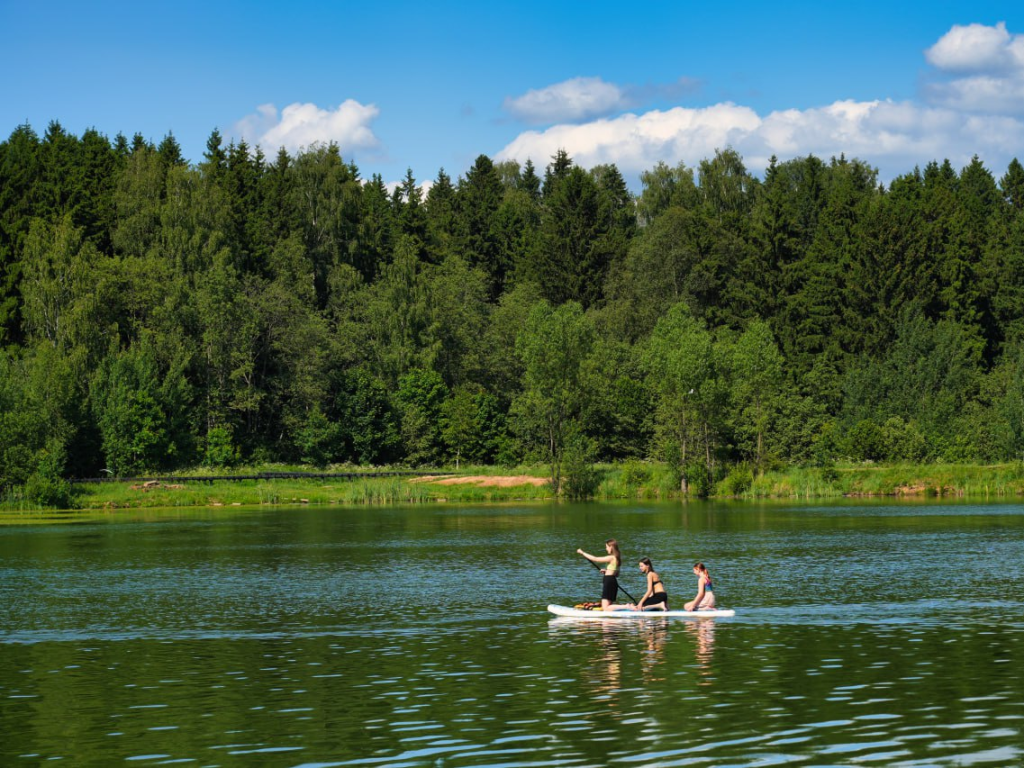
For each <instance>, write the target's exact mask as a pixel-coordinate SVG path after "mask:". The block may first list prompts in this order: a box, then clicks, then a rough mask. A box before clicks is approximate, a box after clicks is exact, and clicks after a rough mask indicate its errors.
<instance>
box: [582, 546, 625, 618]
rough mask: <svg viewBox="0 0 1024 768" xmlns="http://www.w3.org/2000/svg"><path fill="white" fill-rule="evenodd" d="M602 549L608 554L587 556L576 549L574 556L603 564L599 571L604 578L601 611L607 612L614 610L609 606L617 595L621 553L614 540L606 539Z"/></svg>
mask: <svg viewBox="0 0 1024 768" xmlns="http://www.w3.org/2000/svg"><path fill="white" fill-rule="evenodd" d="M604 549H605V551H606V552H607V553H608V554H607V555H604V556H601V557H598V556H596V555H590V554H587V553H586V552H584V551H583V550H582V549H577V550H576V554H578V555H583V556H584V557H585V558H587V560H589V561H590V562H592V563H595V564H597V563H604V564H605V566H604V568H601V569H600V570H601V573H602V574H603V576H604V578H603V579H602V581H601V610H602V611H608V610H614V609H613V608H612V607H611V605H612V603H614V602H615V598H616V596H618V594H619V580H618V574H619V566H620V565H621V564H622V553H621V552H620V551H619V543H618V542H617V541H616V540H615V539H608V541H606V542H605V543H604Z"/></svg>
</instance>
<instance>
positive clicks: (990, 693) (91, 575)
mask: <svg viewBox="0 0 1024 768" xmlns="http://www.w3.org/2000/svg"><path fill="white" fill-rule="evenodd" d="M612 535H614V536H616V537H617V538H619V540H620V541H621V542H622V544H623V552H624V555H625V557H626V560H627V563H628V564H633V563H635V561H636V560H637V559H638V558H639V557H640V556H642V555H649V556H650V557H651V558H652V559H653V560H654V563H655V566H656V567H657V569H658V570H659V571H660V572H661V574H662V576H663V578H664V579H665V582H666V585H667V587H668V589H669V591H670V594H671V595H672V596H673V599H674V603H675V604H676V606H678V605H679V604H681V602H682V600H683V599H688V598H689V597H690V596H692V593H693V592H694V588H695V581H694V578H693V576H692V574H691V573H690V566H691V565H692V563H693V562H694V561H695V560H697V559H701V560H704V561H705V562H706V563H707V564H708V566H709V568H710V569H711V572H712V575H713V576H714V578H715V585H716V592H717V594H718V597H719V602H720V604H721V605H723V606H725V607H730V608H735V609H736V611H737V614H736V616H735V617H734V618H731V619H719V620H702V621H694V620H675V621H669V620H649V621H645V622H642V623H633V622H621V623H609V622H579V621H573V620H567V619H556V618H554V617H551V616H550V615H549V614H547V613H546V612H545V611H544V606H545V605H546V604H547V603H549V602H560V603H572V602H577V601H580V600H584V599H596V598H597V596H598V594H599V591H600V581H599V576H598V574H597V572H596V571H595V570H594V569H593V568H591V567H590V566H589V565H588V564H587V563H585V562H584V561H582V559H580V558H579V557H578V556H576V555H575V554H574V552H575V550H576V547H579V546H582V547H583V548H584V549H587V550H589V551H591V552H600V551H601V550H602V543H603V541H604V539H605V538H607V537H608V536H612ZM625 572H626V576H625V577H624V579H623V583H624V586H625V587H626V589H628V590H629V591H630V592H632V593H633V594H634V595H639V594H640V593H641V592H642V581H641V579H640V577H639V575H636V574H635V571H634V570H633V569H632V568H626V569H625ZM1022 609H1024V507H1022V506H1019V505H973V504H967V503H961V504H955V505H949V504H945V505H944V504H939V503H932V504H923V503H922V504H901V505H886V504H880V503H870V502H869V503H858V504H852V503H841V504H826V505H817V506H806V505H805V506H787V505H780V504H776V505H770V506H759V505H754V504H729V505H723V504H707V505H698V504H690V505H678V504H673V505H669V504H650V505H629V504H590V505H577V506H570V505H529V506H500V507H424V506H421V507H415V508H406V509H363V508H359V509H282V510H260V511H252V512H238V511H235V512H225V511H223V510H218V511H201V512H174V511H168V512H166V513H160V514H153V513H147V515H146V517H145V518H144V519H143V518H139V519H135V520H126V519H125V518H124V517H121V516H117V517H114V516H112V517H111V518H110V520H109V521H104V522H84V523H73V522H69V521H65V522H60V523H57V524H52V525H46V526H10V527H0V731H2V735H0V765H5V766H6V765H39V764H42V763H43V762H49V761H55V760H62V761H63V762H64V763H65V764H69V765H112V764H121V763H127V764H130V765H162V764H178V763H183V764H191V765H201V766H215V765H216V766H226V765H260V766H264V765H265V766H331V765H379V766H481V765H489V766H553V765H569V766H601V765H623V766H690V765H695V766H726V765H729V766H765V765H783V764H785V765H815V766H819V765H885V766H889V765H900V766H931V765H935V766H959V765H997V766H1004V765H1020V764H1022V763H1024V610H1022Z"/></svg>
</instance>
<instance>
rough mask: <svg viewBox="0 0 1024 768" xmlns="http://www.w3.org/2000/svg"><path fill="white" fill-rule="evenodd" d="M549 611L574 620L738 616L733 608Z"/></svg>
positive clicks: (553, 607) (557, 608)
mask: <svg viewBox="0 0 1024 768" xmlns="http://www.w3.org/2000/svg"><path fill="white" fill-rule="evenodd" d="M548 610H549V611H550V612H551V613H553V614H555V616H568V617H569V618H572V619H671V618H689V619H718V618H725V617H727V616H735V615H736V611H734V610H732V609H731V608H716V609H715V610H712V611H627V610H618V611H602V610H596V611H593V610H587V609H583V608H569V607H567V606H564V605H549V606H548Z"/></svg>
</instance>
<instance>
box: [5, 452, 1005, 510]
mask: <svg viewBox="0 0 1024 768" xmlns="http://www.w3.org/2000/svg"><path fill="white" fill-rule="evenodd" d="M308 469H309V468H308V467H306V468H303V467H288V468H284V467H281V466H273V467H250V468H246V469H244V470H238V471H237V474H240V475H246V474H256V473H259V472H267V471H275V472H284V471H302V470H307V471H308ZM595 470H596V477H597V487H596V490H595V494H594V497H595V498H597V499H609V500H610V499H639V500H656V499H679V498H680V494H679V491H678V487H677V486H676V485H675V482H676V481H675V479H674V475H673V473H672V472H671V471H670V470H669V468H668V467H666V466H665V465H664V464H662V463H660V462H646V461H626V462H621V463H618V464H602V465H598V466H597V467H595ZM334 471H338V472H342V471H359V470H358V469H356V468H334ZM362 471H368V470H362ZM446 471H448V472H452V473H453V474H458V475H461V476H473V475H485V476H496V475H498V476H515V475H529V476H531V477H538V478H542V479H547V475H548V471H549V470H548V468H547V467H546V466H525V467H517V468H515V469H508V468H501V467H492V466H462V467H460V468H459V470H458V472H457V473H456V472H455V471H454V469H453V468H448V469H447V470H446ZM175 474H176V477H184V478H185V479H183V480H179V481H175V482H174V483H161V484H160V485H157V486H155V487H148V488H147V487H144V486H141V485H140V484H137V483H128V482H123V483H122V482H112V483H101V484H80V485H76V486H74V494H75V506H76V510H77V511H76V513H75V514H76V515H77V517H76V519H81V517H83V516H88V514H89V513H93V514H105V513H109V512H111V511H114V510H145V509H156V508H172V509H173V508H180V509H186V508H192V509H195V508H217V507H260V506H288V505H295V506H300V505H386V504H423V503H438V502H447V503H456V504H458V503H474V504H476V503H490V502H508V501H540V500H545V499H552V498H554V495H553V493H552V490H551V486H550V484H549V483H545V484H543V485H540V486H534V485H515V486H511V487H498V486H481V485H476V484H459V485H441V484H439V483H437V482H430V481H423V480H421V479H416V478H413V477H388V476H380V477H359V478H353V479H344V478H329V479H312V478H310V479H274V480H242V481H237V482H232V481H224V480H214V481H207V480H204V479H203V478H204V477H209V476H211V475H212V474H213V473H212V472H210V471H208V470H206V471H203V470H199V471H195V472H190V473H188V474H184V473H175ZM1021 495H1024V464H1022V463H1012V464H994V465H972V464H934V465H911V464H906V465H905V464H897V465H884V466H883V465H873V464H843V465H837V466H836V467H834V468H832V469H830V470H827V471H826V470H823V469H820V468H814V467H789V468H785V469H781V470H773V471H768V472H765V473H763V474H759V475H758V474H755V473H753V472H751V471H750V470H749V469H744V468H733V470H732V471H731V473H730V475H729V476H728V477H727V478H725V479H723V480H722V481H720V482H719V483H718V485H717V486H716V488H715V492H714V496H715V497H716V498H740V499H769V498H775V499H814V498H821V499H829V498H840V497H858V496H904V497H911V498H926V497H972V498H1009V497H1016V496H1021ZM0 513H2V521H3V522H17V523H22V522H24V523H31V522H46V521H51V520H54V519H66V516H65V517H64V518H61V514H62V513H59V512H51V511H46V512H41V511H40V510H39V509H38V508H37V507H34V506H33V505H32V504H30V503H29V502H28V501H26V500H24V499H21V498H17V497H11V498H8V499H6V500H4V501H2V502H0Z"/></svg>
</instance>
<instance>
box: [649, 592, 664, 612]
mask: <svg viewBox="0 0 1024 768" xmlns="http://www.w3.org/2000/svg"><path fill="white" fill-rule="evenodd" d="M662 603H664V604H665V607H666V608H668V592H655V593H654V594H653V595H651V596H650V597H648V598H647V600H646V601H645V602H644V608H647V607H648V606H651V605H661V604H662Z"/></svg>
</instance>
